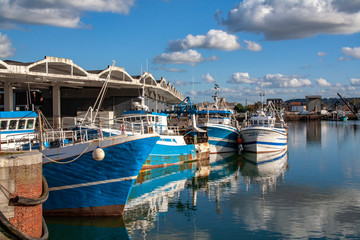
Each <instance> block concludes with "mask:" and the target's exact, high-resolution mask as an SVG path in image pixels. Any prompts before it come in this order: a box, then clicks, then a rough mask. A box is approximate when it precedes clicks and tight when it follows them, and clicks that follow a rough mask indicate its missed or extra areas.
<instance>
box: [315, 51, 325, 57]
mask: <svg viewBox="0 0 360 240" xmlns="http://www.w3.org/2000/svg"><path fill="white" fill-rule="evenodd" d="M326 54H327V53H326V52H318V53H317V55H318V56H320V57H324V56H326Z"/></svg>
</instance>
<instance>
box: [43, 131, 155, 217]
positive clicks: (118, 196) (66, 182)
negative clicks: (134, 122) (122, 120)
mask: <svg viewBox="0 0 360 240" xmlns="http://www.w3.org/2000/svg"><path fill="white" fill-rule="evenodd" d="M79 134H82V136H81V137H80V139H83V140H81V141H80V142H73V143H68V144H67V145H63V142H61V141H60V145H59V146H58V147H54V148H51V147H50V148H46V149H44V150H42V153H43V155H44V157H43V174H44V176H45V177H46V179H47V181H48V185H49V191H50V194H49V198H48V200H47V201H46V202H45V204H44V208H43V209H44V214H45V215H52V216H59V215H61V216H119V215H122V214H123V210H124V207H125V204H126V201H127V198H128V195H129V193H130V190H131V188H132V185H133V183H134V182H135V180H136V178H137V176H138V174H139V172H140V169H141V167H142V165H143V164H144V162H145V160H146V158H147V156H148V155H149V153H150V152H151V150H152V148H153V147H154V146H155V144H156V142H157V140H158V139H159V136H158V135H157V134H137V135H133V136H128V135H116V136H110V137H94V138H92V136H91V135H87V134H86V133H85V132H83V133H79ZM99 148H100V149H101V150H102V151H101V150H100V151H99Z"/></svg>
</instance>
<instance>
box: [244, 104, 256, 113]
mask: <svg viewBox="0 0 360 240" xmlns="http://www.w3.org/2000/svg"><path fill="white" fill-rule="evenodd" d="M246 111H248V112H253V111H254V107H251V106H249V105H248V106H246Z"/></svg>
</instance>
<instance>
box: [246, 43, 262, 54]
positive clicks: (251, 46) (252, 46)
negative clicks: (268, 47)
mask: <svg viewBox="0 0 360 240" xmlns="http://www.w3.org/2000/svg"><path fill="white" fill-rule="evenodd" d="M244 42H245V43H246V44H247V47H246V49H248V50H250V51H253V52H259V51H262V47H261V45H260V44H258V43H256V42H252V41H247V40H244Z"/></svg>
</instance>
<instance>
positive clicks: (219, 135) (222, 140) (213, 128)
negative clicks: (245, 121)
mask: <svg viewBox="0 0 360 240" xmlns="http://www.w3.org/2000/svg"><path fill="white" fill-rule="evenodd" d="M206 129H207V131H208V132H207V134H208V136H209V144H210V153H226V152H235V151H238V150H239V144H238V142H237V141H238V138H239V131H238V130H237V129H236V128H235V127H232V126H227V125H221V124H207V125H206Z"/></svg>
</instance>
